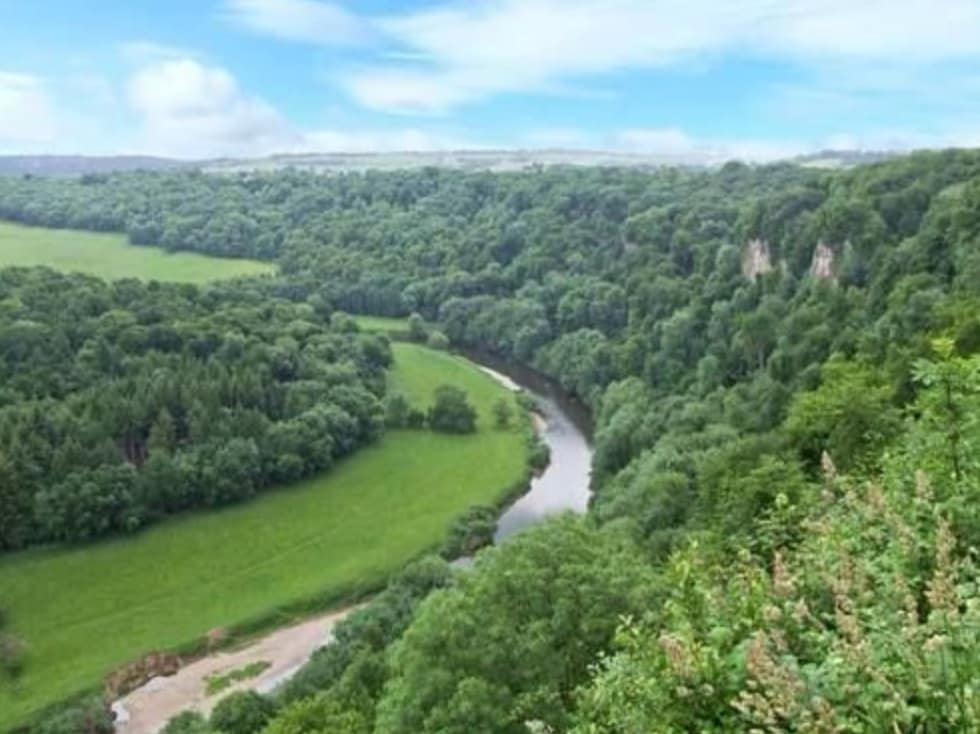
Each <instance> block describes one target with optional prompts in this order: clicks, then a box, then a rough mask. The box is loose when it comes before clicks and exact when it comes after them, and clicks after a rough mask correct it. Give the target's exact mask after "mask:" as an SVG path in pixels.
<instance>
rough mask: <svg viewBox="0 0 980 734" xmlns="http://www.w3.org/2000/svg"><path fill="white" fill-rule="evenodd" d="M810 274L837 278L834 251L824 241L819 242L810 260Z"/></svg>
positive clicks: (829, 278) (825, 278)
mask: <svg viewBox="0 0 980 734" xmlns="http://www.w3.org/2000/svg"><path fill="white" fill-rule="evenodd" d="M810 276H811V277H814V278H820V279H822V280H835V279H836V276H835V275H834V251H833V250H832V249H831V248H830V247H829V246H828V245H826V244H824V243H823V242H818V243H817V247H816V249H815V250H814V251H813V259H811V260H810Z"/></svg>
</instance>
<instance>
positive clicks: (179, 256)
mask: <svg viewBox="0 0 980 734" xmlns="http://www.w3.org/2000/svg"><path fill="white" fill-rule="evenodd" d="M11 265H19V266H31V265H47V266H48V267H50V268H54V269H55V270H61V271H64V272H80V273H89V274H91V275H97V276H99V277H101V278H108V279H118V278H139V279H141V280H160V281H171V282H178V283H206V282H208V281H212V280H222V279H226V278H236V277H243V276H248V275H263V274H266V273H272V272H275V266H273V265H271V264H270V263H263V262H258V261H256V260H237V259H234V260H233V259H230V258H219V257H208V256H207V255H199V254H197V253H190V252H179V253H169V252H167V251H166V250H161V249H159V248H156V247H143V246H139V247H137V246H135V245H131V244H129V242H128V241H127V240H126V236H125V235H122V234H103V233H98V232H80V231H76V230H71V229H45V228H43V227H24V226H22V225H19V224H13V223H11V222H0V267H7V266H11Z"/></svg>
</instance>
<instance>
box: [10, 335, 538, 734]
mask: <svg viewBox="0 0 980 734" xmlns="http://www.w3.org/2000/svg"><path fill="white" fill-rule="evenodd" d="M394 351H395V355H396V367H395V369H394V370H393V372H392V374H391V382H392V389H393V390H397V391H399V392H402V393H403V394H405V395H406V396H407V397H409V399H410V400H412V401H413V402H414V403H416V404H418V405H420V406H424V405H426V404H428V403H429V402H430V399H431V392H432V389H433V388H434V387H435V386H436V385H438V384H440V383H449V384H454V385H458V386H460V387H462V388H464V389H465V390H466V391H467V392H468V393H469V395H470V398H471V400H472V402H473V403H474V405H476V406H477V408H478V410H479V413H480V420H479V430H478V432H477V433H476V434H475V435H469V436H449V435H442V434H433V433H430V432H428V431H397V432H394V433H391V434H389V435H387V436H386V437H385V438H384V439H383V440H382V441H381V442H380V443H379V444H378V445H376V446H372V447H370V448H367V449H363V450H362V451H360V452H358V453H357V454H356V455H355V456H353V457H352V458H350V459H349V460H347V461H345V462H343V463H341V464H340V465H339V466H337V467H336V468H334V469H333V470H332V471H330V472H328V473H327V474H326V475H325V476H323V477H318V478H315V479H312V480H309V481H306V482H302V483H300V484H298V485H296V486H292V487H289V488H283V489H280V490H278V491H273V492H270V493H266V494H265V495H263V496H261V497H260V498H258V499H256V500H254V501H252V502H249V503H247V504H244V505H240V506H237V507H233V508H229V509H225V510H222V511H218V512H211V513H207V514H197V515H191V516H187V517H185V518H180V519H176V520H173V521H170V522H168V523H165V524H163V525H158V526H156V527H154V528H151V529H149V530H147V531H146V532H143V533H141V534H140V535H138V536H135V537H131V538H125V539H119V540H114V541H109V542H104V543H99V544H96V545H91V546H85V547H80V548H76V549H54V550H43V551H28V552H25V553H20V554H15V555H8V556H6V557H0V600H2V603H3V606H4V607H5V608H6V609H7V611H8V612H9V616H10V622H11V624H12V627H13V631H14V632H15V633H16V634H18V635H19V636H21V637H23V638H24V639H25V640H26V641H27V643H28V645H29V646H30V650H29V658H28V661H27V668H26V670H25V672H24V674H23V675H22V676H21V678H20V679H19V682H18V683H17V684H16V688H14V687H12V686H11V685H10V684H9V683H0V730H6V729H7V728H9V727H10V726H11V725H14V724H16V723H18V722H22V721H23V720H24V719H25V718H27V717H29V716H30V715H31V714H33V713H35V712H37V711H38V710H39V709H40V708H41V707H43V706H45V705H47V704H50V703H52V702H54V701H57V700H59V699H61V698H64V697H66V696H68V695H70V694H72V693H74V692H76V691H79V690H82V689H85V688H88V687H91V686H94V685H98V684H99V683H100V680H101V677H102V676H103V675H104V674H105V673H106V672H108V671H110V670H111V669H113V668H115V667H117V666H119V665H120V664H122V663H125V662H127V661H128V660H131V659H133V658H136V657H138V656H139V655H140V654H141V653H143V652H147V651H150V650H155V649H163V648H168V647H174V646H177V645H180V644H182V643H186V642H188V641H191V640H193V639H195V638H197V637H199V636H201V635H203V634H205V633H206V632H207V631H208V630H210V629H213V628H215V627H220V626H226V625H230V624H234V623H237V622H242V621H245V620H248V619H250V618H256V617H259V616H261V615H263V614H267V613H269V612H272V611H274V610H275V609H276V608H277V607H280V606H283V605H286V604H289V603H291V602H298V601H301V600H303V599H308V598H310V597H313V596H316V595H318V594H321V593H329V592H331V591H333V592H337V593H339V592H343V591H345V590H352V589H357V588H364V587H366V586H368V585H372V584H375V583H377V582H379V581H380V580H381V579H383V578H384V577H385V576H386V575H387V574H390V573H391V572H392V571H394V570H395V569H397V568H399V567H400V566H401V565H402V564H404V563H405V562H406V561H407V560H408V559H410V558H412V557H413V556H416V555H418V554H419V553H421V552H423V551H424V550H425V549H427V548H430V547H432V546H433V545H435V544H437V543H438V542H440V540H441V539H442V538H443V537H444V535H445V533H446V531H447V529H448V527H449V525H450V524H451V522H452V520H453V518H454V517H456V516H457V515H458V514H460V513H461V512H462V511H463V510H464V509H465V508H466V507H468V506H469V505H472V504H477V503H484V504H486V503H491V502H493V501H495V500H497V499H500V498H501V497H502V496H503V494H504V493H505V492H506V491H507V490H508V489H512V488H513V486H514V485H515V484H516V483H517V482H519V481H520V480H521V478H522V477H523V473H524V463H525V456H526V452H525V446H524V442H523V440H522V437H521V432H520V430H519V429H517V428H515V429H513V430H506V431H503V430H498V429H495V428H493V427H492V420H491V417H490V408H491V406H492V404H493V402H494V401H495V400H497V399H498V398H499V397H500V396H501V395H505V394H507V393H506V391H505V390H504V388H502V387H500V386H498V385H497V384H496V383H495V382H494V381H493V380H492V379H491V378H489V377H487V376H486V375H484V374H483V373H482V372H480V371H479V370H477V369H476V368H474V367H473V366H472V365H470V364H469V363H467V362H465V361H464V360H461V359H459V358H456V357H453V356H451V355H449V354H445V353H441V352H434V351H431V350H428V349H425V348H423V347H420V346H417V345H412V344H395V345H394ZM283 621H284V622H285V621H287V620H286V619H285V618H284V619H283Z"/></svg>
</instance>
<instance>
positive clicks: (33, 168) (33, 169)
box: [0, 155, 198, 176]
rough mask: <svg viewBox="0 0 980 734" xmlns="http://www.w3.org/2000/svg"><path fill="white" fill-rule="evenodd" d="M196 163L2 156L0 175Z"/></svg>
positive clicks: (150, 168)
mask: <svg viewBox="0 0 980 734" xmlns="http://www.w3.org/2000/svg"><path fill="white" fill-rule="evenodd" d="M197 165H198V164H197V163H194V162H189V161H179V160H175V159H173V158H155V157H153V156H142V155H113V156H87V155H0V175H8V176H9V175H14V176H20V175H24V174H33V175H37V176H80V175H82V174H85V173H110V172H114V171H169V170H173V169H176V168H192V167H195V166H197Z"/></svg>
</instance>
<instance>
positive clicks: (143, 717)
mask: <svg viewBox="0 0 980 734" xmlns="http://www.w3.org/2000/svg"><path fill="white" fill-rule="evenodd" d="M465 356H466V357H467V358H468V359H470V360H471V361H472V362H474V363H476V364H477V365H478V366H479V367H480V368H481V369H483V370H484V371H486V372H488V373H489V374H491V375H492V376H493V377H494V378H495V379H497V380H498V381H500V382H502V383H504V384H505V385H507V386H508V387H509V388H511V389H513V390H518V389H520V390H524V391H525V392H527V393H528V394H529V395H531V396H532V397H533V398H534V400H535V403H536V404H537V409H536V412H537V413H538V415H539V416H540V418H541V419H542V421H543V425H541V427H540V434H539V435H540V436H541V438H542V440H544V442H545V443H547V444H548V448H549V449H550V452H551V461H550V462H549V464H548V466H547V467H546V468H545V470H544V471H542V472H541V473H540V474H539V475H537V476H535V477H534V478H533V479H532V480H531V486H530V488H529V489H528V491H527V492H526V493H525V494H523V495H522V496H521V497H519V498H518V499H517V500H516V501H515V502H514V503H513V504H512V505H510V507H508V508H507V509H506V510H505V511H504V513H503V515H501V517H500V520H499V522H498V524H497V532H496V535H495V536H494V542H502V541H503V542H506V539H507V538H508V537H510V536H513V535H514V534H515V533H517V532H519V531H520V530H522V529H524V528H527V527H528V526H530V525H534V524H535V523H538V522H540V521H541V520H543V519H544V518H546V517H548V516H549V515H555V514H559V513H562V512H566V511H572V512H584V511H585V510H586V508H587V507H588V503H589V496H590V490H589V474H590V467H591V462H592V445H591V438H590V437H591V435H592V421H591V417H590V415H589V411H588V410H587V409H586V408H585V407H584V406H583V405H582V404H581V403H579V402H577V401H576V400H575V399H573V398H572V397H571V396H569V395H568V394H567V393H566V392H564V391H563V390H562V389H561V388H560V387H559V386H558V385H557V384H556V383H555V382H554V381H552V380H550V379H549V378H547V377H545V376H544V375H542V374H540V373H538V372H535V371H534V370H531V369H528V368H525V367H520V366H516V365H512V364H509V363H506V362H503V361H501V360H499V359H496V358H494V357H493V356H491V355H487V354H484V353H477V352H468V353H466V354H465ZM471 563H472V559H471V558H461V559H457V561H456V562H455V563H454V565H456V566H457V567H467V566H469V565H470V564H471ZM350 611H351V609H347V610H339V611H338V610H334V611H332V612H330V613H329V614H325V615H321V616H320V617H315V618H313V619H309V620H305V621H303V622H302V623H300V624H297V625H292V626H290V627H285V628H282V629H279V630H276V631H275V632H272V633H270V634H268V635H265V636H264V637H262V638H260V639H258V640H255V641H253V642H252V643H251V644H249V645H247V646H245V647H242V648H239V649H236V650H233V651H223V652H218V653H215V654H212V655H209V656H207V657H204V658H201V659H200V660H197V661H194V662H192V663H190V664H189V665H187V666H185V667H183V668H181V670H180V671H178V672H177V673H176V674H175V675H173V676H171V677H169V678H154V679H153V680H151V681H149V682H148V683H146V684H144V685H143V686H141V687H139V688H137V689H136V690H134V691H132V692H130V693H129V694H127V695H126V696H124V697H123V698H121V699H120V700H118V701H116V702H115V703H114V704H113V707H112V708H113V711H114V712H115V714H116V716H117V717H118V718H117V721H116V733H117V734H153V733H154V732H158V731H159V730H160V729H161V728H162V727H163V726H164V724H165V723H166V722H167V721H168V720H169V719H170V717H171V716H174V715H175V714H177V713H179V712H180V711H184V710H188V709H189V710H194V711H198V712H199V713H203V714H207V713H209V712H210V711H211V709H212V708H213V707H214V705H215V703H217V701H218V700H220V698H221V697H222V696H224V695H226V694H227V693H229V692H232V691H235V690H246V689H257V690H259V691H262V692H268V691H270V690H274V689H275V688H276V687H278V686H279V685H281V684H282V682H283V681H285V680H287V679H288V678H289V677H291V676H292V675H293V674H294V673H295V672H296V671H297V670H298V669H299V668H300V667H301V666H302V665H303V664H305V663H306V661H308V660H309V658H310V656H311V655H312V654H313V652H314V651H315V650H317V649H318V648H320V647H322V646H323V645H325V644H329V643H330V641H331V639H332V635H333V627H334V625H335V624H336V623H338V622H339V621H341V620H342V619H344V618H345V617H346V616H347V614H348V613H349V612H350ZM258 662H262V663H266V664H268V666H269V667H268V668H267V669H266V670H265V671H263V672H262V673H260V674H259V675H257V676H256V677H254V678H250V679H247V680H244V681H242V682H240V683H238V684H235V685H233V686H231V687H230V688H228V689H227V691H226V692H225V693H223V694H221V696H216V695H212V694H211V693H210V692H209V691H208V686H207V682H208V676H209V675H214V674H217V673H227V672H228V671H229V670H238V669H241V668H242V667H243V666H247V665H249V664H254V663H258Z"/></svg>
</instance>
